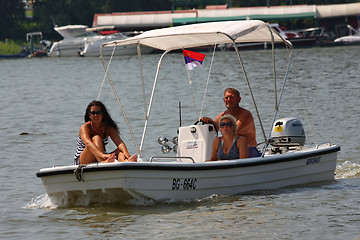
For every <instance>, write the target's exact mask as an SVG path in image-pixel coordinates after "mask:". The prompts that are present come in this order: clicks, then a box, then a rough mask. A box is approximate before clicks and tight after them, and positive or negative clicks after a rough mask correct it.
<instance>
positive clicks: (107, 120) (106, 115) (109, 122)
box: [84, 101, 119, 132]
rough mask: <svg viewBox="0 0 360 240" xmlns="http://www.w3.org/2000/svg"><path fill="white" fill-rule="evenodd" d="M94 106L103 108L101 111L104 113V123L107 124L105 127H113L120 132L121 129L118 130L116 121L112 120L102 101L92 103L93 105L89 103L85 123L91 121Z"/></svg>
mask: <svg viewBox="0 0 360 240" xmlns="http://www.w3.org/2000/svg"><path fill="white" fill-rule="evenodd" d="M93 106H98V107H100V108H101V111H102V112H103V119H102V122H103V123H105V126H106V127H113V128H115V129H116V131H117V132H119V128H118V126H117V124H116V122H115V121H114V120H112V118H111V116H110V114H109V112H108V111H107V110H106V107H105V105H104V104H103V103H102V102H100V101H92V102H91V103H89V105H88V106H87V108H86V111H85V116H84V120H85V122H89V121H91V119H90V116H89V115H90V109H91V107H93Z"/></svg>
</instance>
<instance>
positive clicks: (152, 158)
mask: <svg viewBox="0 0 360 240" xmlns="http://www.w3.org/2000/svg"><path fill="white" fill-rule="evenodd" d="M154 159H168V160H171V159H173V160H176V161H177V162H179V159H190V160H191V161H192V162H193V163H195V161H194V159H193V158H192V157H156V156H154V157H151V158H150V161H149V162H152V161H153V160H154ZM180 162H181V161H180Z"/></svg>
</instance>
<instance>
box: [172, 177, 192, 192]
mask: <svg viewBox="0 0 360 240" xmlns="http://www.w3.org/2000/svg"><path fill="white" fill-rule="evenodd" d="M196 183H197V179H196V178H184V179H181V178H173V180H172V190H180V189H183V190H193V189H196Z"/></svg>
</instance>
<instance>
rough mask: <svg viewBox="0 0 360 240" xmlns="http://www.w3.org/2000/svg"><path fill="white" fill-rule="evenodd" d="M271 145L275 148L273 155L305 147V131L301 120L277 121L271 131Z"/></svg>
mask: <svg viewBox="0 0 360 240" xmlns="http://www.w3.org/2000/svg"><path fill="white" fill-rule="evenodd" d="M270 144H271V145H272V146H274V147H275V148H274V149H272V152H273V153H276V152H284V151H288V150H289V148H296V147H302V146H304V144H305V131H304V128H303V125H302V123H301V122H300V120H299V119H296V118H282V119H279V120H277V121H275V123H274V126H273V128H272V131H271V137H270Z"/></svg>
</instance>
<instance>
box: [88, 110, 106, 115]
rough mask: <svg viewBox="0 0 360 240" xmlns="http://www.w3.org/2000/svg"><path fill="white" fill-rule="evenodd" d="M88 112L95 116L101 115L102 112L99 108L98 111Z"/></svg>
mask: <svg viewBox="0 0 360 240" xmlns="http://www.w3.org/2000/svg"><path fill="white" fill-rule="evenodd" d="M90 114H91V115H93V116H95V115H102V114H103V112H102V111H101V110H99V111H91V112H90Z"/></svg>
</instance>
